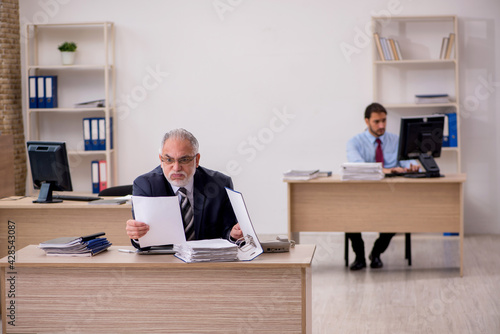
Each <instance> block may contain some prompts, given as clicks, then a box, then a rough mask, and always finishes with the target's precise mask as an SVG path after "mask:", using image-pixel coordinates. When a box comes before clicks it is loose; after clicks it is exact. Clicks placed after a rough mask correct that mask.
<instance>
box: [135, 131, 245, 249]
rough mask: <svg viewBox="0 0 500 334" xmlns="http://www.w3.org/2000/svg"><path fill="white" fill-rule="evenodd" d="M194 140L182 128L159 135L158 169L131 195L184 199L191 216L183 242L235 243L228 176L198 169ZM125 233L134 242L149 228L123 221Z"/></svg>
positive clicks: (137, 182)
mask: <svg viewBox="0 0 500 334" xmlns="http://www.w3.org/2000/svg"><path fill="white" fill-rule="evenodd" d="M198 147H199V145H198V141H197V139H196V138H195V137H194V136H193V135H192V134H191V133H190V132H189V131H186V130H184V129H175V130H172V131H170V132H167V133H166V134H165V135H164V136H163V140H162V144H161V148H160V154H159V159H160V166H158V167H156V168H155V169H153V170H152V171H150V172H149V173H146V174H143V175H141V176H139V177H137V178H136V179H135V181H134V186H133V195H135V196H146V197H157V196H176V195H177V196H179V199H180V203H181V210H182V206H183V204H182V198H183V197H187V199H188V200H189V204H188V205H190V206H191V208H192V212H193V213H194V217H192V218H191V224H187V225H185V233H186V239H187V240H200V239H213V238H224V239H229V240H233V241H235V240H237V239H239V238H241V237H242V236H243V233H242V231H241V230H240V228H239V224H237V223H236V217H235V215H234V212H233V209H232V207H231V203H230V201H229V197H228V196H227V193H226V190H225V189H224V187H228V188H231V189H232V188H233V182H232V180H231V178H230V177H228V176H226V175H224V174H222V173H219V172H216V171H213V170H210V169H207V168H204V167H201V166H200V165H199V162H200V153H198ZM126 230H127V234H128V236H129V237H130V239H132V243H133V244H134V246H136V247H138V245H137V243H136V242H134V240H137V239H139V238H141V237H143V236H144V235H145V234H146V233H147V232H148V231H149V226H148V225H147V224H146V223H144V222H139V221H136V220H134V219H130V220H128V221H127V227H126Z"/></svg>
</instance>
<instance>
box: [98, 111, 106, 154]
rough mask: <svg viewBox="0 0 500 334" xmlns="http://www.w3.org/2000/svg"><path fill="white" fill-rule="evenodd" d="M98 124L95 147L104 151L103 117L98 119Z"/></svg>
mask: <svg viewBox="0 0 500 334" xmlns="http://www.w3.org/2000/svg"><path fill="white" fill-rule="evenodd" d="M98 122H99V144H98V146H97V149H98V150H105V149H106V120H105V119H104V117H100V118H99V119H98Z"/></svg>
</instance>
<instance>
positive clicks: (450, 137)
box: [442, 113, 458, 147]
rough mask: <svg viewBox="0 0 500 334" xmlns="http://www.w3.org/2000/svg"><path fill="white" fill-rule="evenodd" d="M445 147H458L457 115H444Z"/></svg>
mask: <svg viewBox="0 0 500 334" xmlns="http://www.w3.org/2000/svg"><path fill="white" fill-rule="evenodd" d="M444 116H445V118H444V127H443V144H442V146H443V147H457V146H458V140H457V114H456V113H447V114H444Z"/></svg>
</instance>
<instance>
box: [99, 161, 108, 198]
mask: <svg viewBox="0 0 500 334" xmlns="http://www.w3.org/2000/svg"><path fill="white" fill-rule="evenodd" d="M107 175H108V174H107V169H106V160H99V191H103V190H104V189H106V188H107V187H108V178H107Z"/></svg>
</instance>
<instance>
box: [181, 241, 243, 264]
mask: <svg viewBox="0 0 500 334" xmlns="http://www.w3.org/2000/svg"><path fill="white" fill-rule="evenodd" d="M174 250H175V256H176V257H177V258H179V259H181V260H182V261H184V262H227V261H236V260H238V253H239V252H238V246H237V245H236V244H233V243H232V242H229V241H228V240H226V239H204V240H190V241H187V242H183V243H181V244H177V245H174Z"/></svg>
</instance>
